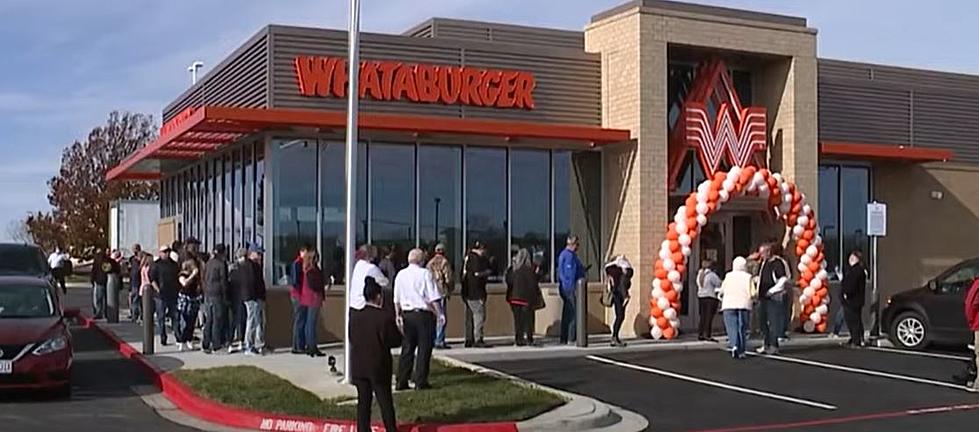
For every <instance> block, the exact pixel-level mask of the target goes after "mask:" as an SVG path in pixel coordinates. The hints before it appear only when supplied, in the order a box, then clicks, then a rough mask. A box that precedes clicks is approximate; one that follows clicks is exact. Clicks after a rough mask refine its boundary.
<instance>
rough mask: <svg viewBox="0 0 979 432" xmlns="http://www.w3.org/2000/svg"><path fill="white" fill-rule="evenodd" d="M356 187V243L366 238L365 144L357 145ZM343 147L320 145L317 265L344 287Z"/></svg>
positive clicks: (342, 144) (344, 153) (344, 194)
mask: <svg viewBox="0 0 979 432" xmlns="http://www.w3.org/2000/svg"><path fill="white" fill-rule="evenodd" d="M357 161H358V163H357V164H358V168H357V174H358V183H357V189H358V190H359V191H360V192H361V195H360V196H358V197H357V218H358V219H360V220H362V221H363V223H359V224H357V240H356V241H357V243H358V244H361V243H365V242H366V238H367V223H366V221H367V217H368V215H367V144H366V143H360V147H359V148H358V150H357ZM346 163H347V161H346V143H344V142H335V141H334V142H326V141H322V142H321V143H320V194H321V197H320V203H321V205H322V210H321V212H320V214H321V215H322V218H323V219H322V223H321V229H322V232H321V234H320V242H321V243H320V248H322V250H321V251H320V262H321V263H322V266H323V272H324V274H325V275H327V276H328V277H330V276H332V277H333V281H334V283H337V284H341V283H343V277H344V267H343V264H344V251H345V248H344V244H345V242H346V237H345V236H346V227H347V219H346V218H347V214H346V208H347V195H346V192H347V190H346V181H347V180H346Z"/></svg>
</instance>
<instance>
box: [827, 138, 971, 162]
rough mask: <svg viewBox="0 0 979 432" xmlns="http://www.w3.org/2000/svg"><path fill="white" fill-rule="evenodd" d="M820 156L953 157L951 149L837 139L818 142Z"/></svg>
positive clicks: (917, 159)
mask: <svg viewBox="0 0 979 432" xmlns="http://www.w3.org/2000/svg"><path fill="white" fill-rule="evenodd" d="M819 154H820V156H830V157H839V158H846V159H869V160H884V161H895V162H911V163H924V162H946V161H950V160H952V159H953V158H954V157H955V153H954V152H952V151H951V150H945V149H936V148H925V147H908V146H902V145H885V144H863V143H850V142H839V141H822V142H820V143H819Z"/></svg>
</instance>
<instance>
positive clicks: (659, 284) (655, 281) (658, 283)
mask: <svg viewBox="0 0 979 432" xmlns="http://www.w3.org/2000/svg"><path fill="white" fill-rule="evenodd" d="M658 289H663V282H662V281H660V280H659V279H653V293H655V292H656V290H658Z"/></svg>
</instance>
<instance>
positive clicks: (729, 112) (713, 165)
mask: <svg viewBox="0 0 979 432" xmlns="http://www.w3.org/2000/svg"><path fill="white" fill-rule="evenodd" d="M738 108H740V107H732V106H730V105H728V103H727V102H722V103H721V105H720V106H719V107H718V109H717V118H716V119H715V121H714V124H713V127H712V125H711V124H710V120H709V117H708V116H707V108H706V107H704V106H703V104H698V103H688V104H687V106H686V107H685V109H684V114H685V117H684V122H685V124H684V125H685V127H686V130H687V134H686V138H687V143H688V145H690V146H691V147H694V148H696V149H697V153H698V156H699V157H700V162H701V163H702V164H703V165H702V166H703V167H704V168H705V170H706V172H708V173H714V172H717V170H718V168H720V165H721V159H722V158H724V157H725V156H727V162H728V164H729V165H731V166H734V165H737V166H745V165H747V164H748V162H750V161H751V156H752V155H753V154H754V153H755V152H756V151H764V150H765V109H764V108H757V107H749V108H741V109H738Z"/></svg>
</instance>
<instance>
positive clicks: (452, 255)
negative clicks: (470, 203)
mask: <svg viewBox="0 0 979 432" xmlns="http://www.w3.org/2000/svg"><path fill="white" fill-rule="evenodd" d="M418 181H419V185H418V189H419V197H418V207H419V208H418V214H419V218H420V220H419V221H418V225H419V227H418V229H419V238H420V240H421V247H422V248H424V249H425V250H426V251H428V253H430V254H431V253H433V252H434V250H435V245H436V244H437V243H442V244H444V245H445V249H446V250H445V256H446V257H448V258H449V260H450V263H451V264H452V268H453V270H455V271H456V272H457V273H458V272H459V270H460V268H461V264H462V253H463V245H462V148H460V147H449V146H438V145H422V146H419V147H418Z"/></svg>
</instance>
